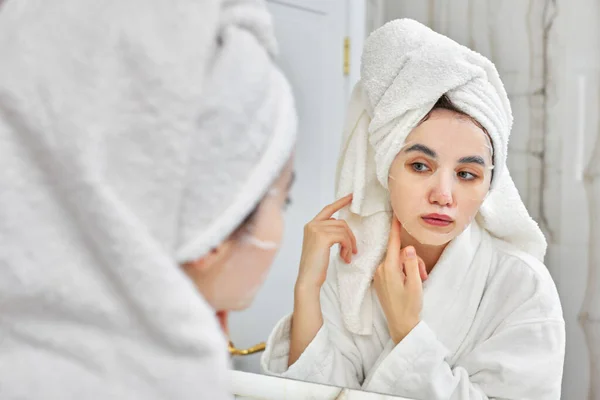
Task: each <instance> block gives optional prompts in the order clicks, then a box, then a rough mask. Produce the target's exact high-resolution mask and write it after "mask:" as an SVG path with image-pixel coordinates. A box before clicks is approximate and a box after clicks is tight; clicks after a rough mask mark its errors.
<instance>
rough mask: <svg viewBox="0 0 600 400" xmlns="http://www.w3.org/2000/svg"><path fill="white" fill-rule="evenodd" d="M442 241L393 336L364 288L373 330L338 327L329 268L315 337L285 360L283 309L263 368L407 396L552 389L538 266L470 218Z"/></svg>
mask: <svg viewBox="0 0 600 400" xmlns="http://www.w3.org/2000/svg"><path fill="white" fill-rule="evenodd" d="M450 246H451V247H452V248H451V251H449V252H445V253H444V254H443V256H442V258H441V259H440V261H439V262H438V264H437V265H436V267H435V268H434V269H433V271H432V272H431V275H430V276H429V278H428V279H427V280H426V281H425V282H424V288H423V290H424V292H423V296H424V297H423V311H422V320H421V322H420V323H419V324H418V325H417V326H416V327H415V328H414V329H413V330H412V331H411V332H410V333H409V334H408V335H407V336H406V337H405V338H404V339H403V340H402V341H401V342H400V343H399V344H397V345H394V342H393V341H392V339H391V338H390V335H389V331H388V326H387V321H386V318H385V315H384V313H383V310H382V309H381V305H380V304H379V301H378V299H377V294H376V293H375V290H373V289H369V291H368V292H367V295H368V296H369V297H370V299H371V304H372V305H373V310H372V312H373V333H372V334H371V335H358V334H355V333H353V332H351V331H349V330H348V329H347V328H346V326H345V322H344V321H343V318H342V314H341V312H342V305H341V301H342V300H341V297H340V296H339V293H338V291H337V287H338V286H337V274H338V273H339V269H334V268H332V269H330V270H329V273H328V277H327V280H326V282H325V285H324V286H323V288H322V290H321V309H322V312H323V319H324V324H323V326H322V327H321V329H320V330H319V331H318V333H317V335H316V336H315V338H314V339H313V340H312V342H311V343H310V344H309V345H308V347H307V348H306V349H305V350H304V352H303V353H302V355H301V356H300V358H299V359H298V360H297V361H296V362H295V363H294V364H293V365H292V366H290V367H289V368H288V357H289V348H290V328H291V315H290V316H287V317H285V318H283V319H282V320H281V321H280V322H279V323H278V324H277V326H276V327H275V329H274V330H273V332H272V333H271V335H270V336H269V339H268V341H267V348H266V351H265V353H264V354H263V356H262V358H261V366H262V368H263V370H264V371H265V372H266V373H267V374H270V375H275V376H281V377H284V378H290V379H297V380H306V381H310V382H314V383H321V384H328V385H334V386H342V387H350V388H355V389H359V388H360V389H363V390H366V391H370V392H377V393H383V394H389V395H396V396H402V397H404V398H410V399H421V400H474V399H477V400H483V399H511V400H517V399H518V400H522V399H544V400H546V399H548V400H552V399H555V400H558V399H560V394H561V381H562V373H563V362H564V355H565V324H564V320H563V316H562V309H561V305H560V301H559V297H558V292H557V291H556V287H555V285H554V282H553V281H552V278H551V276H550V274H549V273H548V270H547V268H546V267H545V266H544V265H543V264H542V263H541V262H540V261H538V260H537V259H535V258H534V257H532V256H531V255H529V254H527V253H525V252H523V251H521V250H518V249H516V248H515V247H514V246H511V245H509V244H507V243H506V242H504V241H502V240H500V239H497V238H493V237H492V236H491V235H490V234H489V233H488V232H487V231H485V230H483V229H481V228H480V227H479V224H478V223H477V222H475V223H473V224H471V226H470V227H469V228H468V229H466V230H465V231H464V232H463V233H462V234H461V235H460V236H459V237H457V238H456V239H455V240H454V241H453V242H452V243H451V244H450ZM450 246H449V248H450Z"/></svg>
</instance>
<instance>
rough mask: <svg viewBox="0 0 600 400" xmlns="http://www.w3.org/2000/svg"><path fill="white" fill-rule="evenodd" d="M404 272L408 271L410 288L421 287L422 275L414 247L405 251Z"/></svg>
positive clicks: (408, 247) (407, 279)
mask: <svg viewBox="0 0 600 400" xmlns="http://www.w3.org/2000/svg"><path fill="white" fill-rule="evenodd" d="M404 270H405V271H406V283H407V285H408V286H411V287H415V285H418V287H419V288H420V287H421V282H422V281H421V275H420V273H419V258H418V257H417V252H416V251H415V248H414V247H412V246H407V247H406V248H405V249H404Z"/></svg>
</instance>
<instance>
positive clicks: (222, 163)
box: [0, 0, 295, 400]
mask: <svg viewBox="0 0 600 400" xmlns="http://www.w3.org/2000/svg"><path fill="white" fill-rule="evenodd" d="M274 50H275V49H274V38H273V34H272V27H271V20H270V16H269V15H268V13H267V10H266V6H265V4H264V2H263V1H256V0H237V1H228V0H227V1H226V0H223V1H208V2H207V1H200V2H198V1H193V0H170V1H163V2H157V1H145V0H144V1H142V0H119V1H108V2H105V1H91V0H54V1H38V0H33V1H10V0H9V1H5V2H0V193H1V194H0V397H1V398H3V399H102V400H105V399H144V400H148V399H178V400H183V399H211V400H216V399H221V398H223V397H225V396H226V395H227V387H226V380H227V371H226V367H227V366H228V354H227V350H226V349H227V347H226V346H227V344H226V341H225V339H224V337H223V335H222V333H221V331H220V328H219V326H218V324H217V321H216V318H215V316H214V310H212V309H211V308H210V307H209V306H208V304H206V302H205V301H204V299H203V298H202V297H201V296H200V294H199V293H198V292H197V290H196V288H195V287H194V285H193V284H192V283H191V281H190V280H189V279H188V278H187V277H186V276H185V275H184V273H183V272H182V271H181V269H180V268H179V265H178V264H179V262H181V261H186V260H190V259H195V258H198V257H200V256H202V255H203V254H205V253H206V251H207V250H208V249H210V247H211V246H214V245H216V244H218V243H220V242H221V241H222V240H223V239H224V238H225V237H227V236H228V235H229V234H230V233H231V232H232V231H233V230H234V229H235V228H236V227H237V226H238V225H239V224H240V223H241V222H242V220H243V219H244V218H245V217H246V215H247V214H248V213H249V212H250V211H251V210H252V209H253V208H254V207H255V205H256V204H257V203H258V202H259V201H260V199H261V198H262V197H263V195H264V193H265V192H266V191H267V190H268V188H269V187H270V185H271V184H272V182H273V181H274V179H275V178H276V177H277V175H278V174H279V172H280V171H281V169H282V167H283V166H284V164H285V162H286V161H287V160H288V159H289V157H290V154H291V150H292V147H293V142H294V130H295V115H294V111H293V106H292V98H291V94H290V90H289V87H288V85H287V83H286V82H285V80H284V78H283V76H282V75H281V73H280V72H279V70H278V69H277V68H276V67H275V65H274V62H273V51H274Z"/></svg>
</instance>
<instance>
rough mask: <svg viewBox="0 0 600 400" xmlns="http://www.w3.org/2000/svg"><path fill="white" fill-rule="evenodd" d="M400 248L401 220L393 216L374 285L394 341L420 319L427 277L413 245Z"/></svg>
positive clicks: (401, 336)
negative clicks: (386, 244) (383, 257)
mask: <svg viewBox="0 0 600 400" xmlns="http://www.w3.org/2000/svg"><path fill="white" fill-rule="evenodd" d="M401 248H402V247H401V243H400V222H399V221H398V220H397V218H396V217H393V218H392V227H391V229H390V236H389V239H388V248H387V254H386V256H385V259H384V261H383V262H382V263H381V264H380V265H379V267H378V268H377V271H376V272H375V277H374V278H373V284H374V287H375V291H376V292H377V296H378V297H379V302H380V303H381V307H382V308H383V312H384V314H385V317H386V319H387V322H388V329H389V331H390V336H391V337H392V340H393V341H394V343H396V344H398V343H400V341H401V340H402V339H404V337H406V335H408V333H409V332H410V331H411V330H412V329H413V328H414V327H415V326H416V325H417V324H418V323H419V321H420V314H421V309H422V307H423V280H425V279H427V272H426V270H425V263H424V262H423V260H422V259H421V258H420V257H418V256H417V254H416V251H415V248H414V247H412V246H407V247H406V248H405V249H403V250H402V249H401Z"/></svg>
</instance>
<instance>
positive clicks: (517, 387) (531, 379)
mask: <svg viewBox="0 0 600 400" xmlns="http://www.w3.org/2000/svg"><path fill="white" fill-rule="evenodd" d="M546 302H547V299H544V298H543V296H538V297H536V298H533V299H531V300H530V301H528V302H527V303H526V304H524V305H523V306H522V307H520V308H519V310H518V311H517V312H516V313H515V314H514V315H511V316H510V317H509V318H508V319H507V320H506V321H504V322H503V323H502V324H501V325H500V326H499V327H498V328H497V329H496V330H495V331H494V332H493V334H492V335H491V336H490V337H489V338H487V339H486V340H483V341H480V342H478V344H477V345H475V346H474V347H473V349H472V350H471V351H470V352H468V353H467V354H466V355H464V356H462V357H461V358H460V359H459V360H458V361H457V362H456V363H455V364H454V365H453V366H451V365H450V364H448V362H447V360H448V358H449V356H450V354H449V352H448V350H447V349H446V348H445V346H444V345H443V344H442V343H441V342H440V341H439V340H438V339H437V338H436V336H435V333H434V332H433V331H432V330H431V329H430V328H429V326H428V325H427V324H426V323H425V322H423V321H421V322H420V323H419V324H418V325H417V326H416V327H415V328H414V329H413V330H412V331H411V332H410V333H409V334H408V335H407V336H406V337H405V338H404V340H402V341H401V342H400V343H399V344H398V345H397V346H396V347H395V348H394V350H393V351H392V352H391V353H390V354H389V355H388V356H387V358H386V359H385V360H384V361H383V362H382V364H381V365H380V366H379V368H378V369H377V370H376V371H375V372H374V374H373V376H372V378H371V379H370V380H369V382H368V383H367V384H366V387H365V390H368V391H375V392H380V393H388V394H393V395H398V396H405V397H410V398H414V399H427V400H437V399H439V400H442V399H444V400H447V399H457V400H458V399H460V400H466V399H470V400H471V399H544V400H546V399H548V400H550V399H556V400H558V399H560V393H561V380H562V371H563V360H564V352H565V348H564V343H565V326H564V320H563V319H562V318H560V317H557V318H540V317H537V318H536V317H534V315H535V314H536V312H537V311H538V310H541V309H543V308H545V306H544V303H546Z"/></svg>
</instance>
